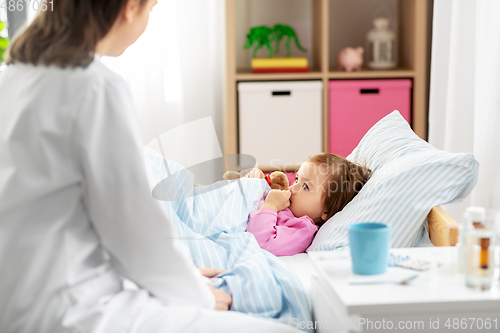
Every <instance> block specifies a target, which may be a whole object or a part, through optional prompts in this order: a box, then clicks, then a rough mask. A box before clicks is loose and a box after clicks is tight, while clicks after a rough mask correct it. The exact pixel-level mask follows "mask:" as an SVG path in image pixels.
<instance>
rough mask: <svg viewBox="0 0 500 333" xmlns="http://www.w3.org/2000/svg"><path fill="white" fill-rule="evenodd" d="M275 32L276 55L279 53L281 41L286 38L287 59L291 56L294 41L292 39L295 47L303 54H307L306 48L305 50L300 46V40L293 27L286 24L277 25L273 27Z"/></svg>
mask: <svg viewBox="0 0 500 333" xmlns="http://www.w3.org/2000/svg"><path fill="white" fill-rule="evenodd" d="M273 31H274V33H275V34H276V48H275V49H274V53H276V54H278V53H279V51H280V43H281V39H282V38H283V37H285V36H286V37H288V39H287V41H286V44H285V45H286V56H287V57H289V56H290V55H291V51H290V41H291V40H292V38H293V40H294V41H295V45H296V46H297V48H298V49H299V50H301V51H302V52H307V50H306V49H305V48H303V47H302V45H300V42H299V38H298V37H297V34H296V33H295V30H293V28H292V27H291V26H289V25H285V24H276V25H275V26H274V27H273Z"/></svg>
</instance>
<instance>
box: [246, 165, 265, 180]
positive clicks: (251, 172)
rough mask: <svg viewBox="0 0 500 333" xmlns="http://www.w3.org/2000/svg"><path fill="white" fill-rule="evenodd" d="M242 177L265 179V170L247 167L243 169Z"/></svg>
mask: <svg viewBox="0 0 500 333" xmlns="http://www.w3.org/2000/svg"><path fill="white" fill-rule="evenodd" d="M241 177H245V178H260V179H264V178H265V176H264V172H262V170H261V169H259V168H252V169H245V170H242V171H241Z"/></svg>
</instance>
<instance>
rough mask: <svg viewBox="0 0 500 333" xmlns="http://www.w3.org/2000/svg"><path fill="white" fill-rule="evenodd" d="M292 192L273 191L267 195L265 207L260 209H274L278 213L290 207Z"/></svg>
mask: <svg viewBox="0 0 500 333" xmlns="http://www.w3.org/2000/svg"><path fill="white" fill-rule="evenodd" d="M291 195H292V192H290V191H280V190H271V191H270V192H269V194H268V195H267V198H266V201H265V202H264V205H262V207H261V208H260V209H272V210H274V211H276V212H279V211H280V210H283V209H285V208H288V206H290V196H291Z"/></svg>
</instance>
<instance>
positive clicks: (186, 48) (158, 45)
mask: <svg viewBox="0 0 500 333" xmlns="http://www.w3.org/2000/svg"><path fill="white" fill-rule="evenodd" d="M224 17H225V15H224V0H182V1H179V0H159V1H158V5H157V6H156V7H155V8H154V9H153V12H152V13H151V16H150V21H149V24H148V27H147V29H146V31H145V33H144V34H143V35H142V36H141V37H140V38H139V39H138V40H137V42H136V43H135V44H134V45H132V46H130V47H129V48H128V49H127V51H125V53H124V54H123V55H122V56H120V57H118V58H104V59H103V62H104V63H105V64H106V65H107V66H108V67H110V68H111V69H112V70H114V71H115V72H117V73H118V74H120V75H122V76H123V77H124V78H125V80H126V81H127V84H128V85H129V88H130V90H131V92H132V96H133V98H134V102H135V104H136V109H137V111H138V115H139V121H140V125H141V129H142V132H143V136H144V144H148V143H150V142H152V141H155V140H156V138H157V137H158V136H160V135H161V134H163V133H166V132H169V131H170V130H172V129H174V128H175V127H179V126H183V125H187V124H189V123H191V122H193V121H196V120H199V119H201V118H206V117H211V121H210V122H211V123H213V126H212V128H211V129H210V128H207V129H206V131H204V132H205V133H206V134H207V136H208V137H204V134H203V133H200V132H199V131H197V132H196V133H186V132H185V131H180V132H181V133H182V134H183V135H184V136H188V135H189V136H196V137H197V140H199V142H200V143H204V145H200V147H202V146H203V150H204V153H205V154H206V150H207V149H209V150H212V151H213V154H212V156H213V158H216V157H219V156H220V147H221V146H222V138H223V133H222V107H223V95H222V93H223V90H222V85H223V64H224V40H225V39H224V35H225V31H224V29H225V28H224V27H225V20H224ZM209 120H210V119H209ZM195 127H196V126H195ZM195 127H193V126H188V127H186V129H187V131H189V128H195ZM214 128H215V131H214V130H213V129H214ZM176 132H179V131H178V129H177V130H176ZM172 133H173V132H171V134H172ZM213 133H216V135H212V134H213ZM167 137H169V138H171V137H172V136H171V135H170V136H168V135H167ZM207 141H209V142H210V143H209V144H207ZM191 142H192V140H191ZM163 143H164V144H165V145H166V146H168V145H170V148H173V147H174V146H176V149H169V147H164V148H165V151H166V154H167V151H169V150H170V151H184V153H183V154H184V155H185V156H179V155H176V156H172V155H170V156H167V158H170V159H173V160H177V161H179V162H181V164H185V163H182V162H183V161H188V160H189V159H186V156H189V155H196V154H198V152H197V151H193V150H192V144H188V147H187V148H186V149H184V150H182V149H178V147H179V146H181V145H182V144H183V143H186V140H185V138H184V139H183V138H181V137H177V140H176V141H175V142H173V141H172V140H169V142H165V141H163ZM219 143H220V144H219ZM207 147H208V148H207ZM200 149H201V148H200ZM198 150H199V149H198ZM167 155H168V154H167ZM191 160H193V159H191ZM188 164H189V163H188ZM191 164H192V163H191ZM184 166H186V167H188V166H189V165H184ZM210 167H211V166H210V165H209V166H208V168H209V169H210ZM214 168H215V167H214V166H212V170H207V173H211V174H213V175H220V176H221V175H222V173H223V171H224V170H215V169H214ZM219 178H220V177H219Z"/></svg>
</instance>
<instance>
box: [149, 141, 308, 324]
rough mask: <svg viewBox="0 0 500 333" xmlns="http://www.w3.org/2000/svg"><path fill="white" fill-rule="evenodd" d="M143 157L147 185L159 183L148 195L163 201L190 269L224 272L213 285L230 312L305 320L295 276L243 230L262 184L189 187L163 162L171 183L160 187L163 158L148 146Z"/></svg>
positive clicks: (186, 177) (188, 177) (188, 179)
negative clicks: (193, 266) (190, 262)
mask: <svg viewBox="0 0 500 333" xmlns="http://www.w3.org/2000/svg"><path fill="white" fill-rule="evenodd" d="M145 158H146V168H147V170H148V173H149V177H150V181H152V183H153V184H158V183H159V185H157V186H156V187H155V190H154V191H153V192H154V195H155V196H156V197H157V198H158V197H163V199H164V200H162V203H163V205H164V207H165V210H166V212H167V215H168V217H169V220H170V221H171V222H172V223H173V224H174V226H175V228H176V230H177V233H178V235H179V237H180V238H181V239H182V240H183V241H184V243H185V244H186V245H187V246H188V247H189V249H190V251H191V255H192V257H193V259H194V261H195V263H196V266H198V267H211V268H220V269H226V270H227V271H226V272H224V273H222V274H221V275H220V276H217V277H216V278H215V284H214V285H215V287H217V288H220V289H222V290H224V291H225V292H227V293H228V294H229V295H231V296H232V298H233V303H232V306H231V310H232V311H239V312H244V313H249V314H251V315H255V316H258V317H265V318H275V319H277V320H278V321H280V322H283V323H287V324H290V325H292V326H295V327H296V326H297V323H308V322H310V320H311V313H310V308H309V305H308V300H307V297H306V294H305V291H304V288H303V287H302V283H301V281H300V280H299V278H298V277H297V276H296V275H295V273H294V272H293V271H292V270H291V269H290V268H289V267H288V266H287V265H286V264H285V263H284V262H282V261H281V260H280V259H279V258H277V257H276V256H274V255H273V254H271V253H269V252H267V251H265V250H262V249H261V248H260V247H259V245H258V243H257V241H256V240H255V237H254V236H253V235H252V234H250V233H247V232H245V230H246V227H247V222H248V215H249V214H250V212H252V211H253V210H255V209H256V208H257V204H258V201H259V200H260V199H261V198H262V196H263V194H264V193H265V192H266V191H267V190H269V187H268V185H267V183H266V182H265V181H264V180H258V179H241V180H240V181H231V182H228V181H221V182H217V183H215V184H213V185H210V186H194V184H193V179H194V178H193V176H192V174H190V173H189V172H186V170H185V169H184V168H183V167H182V166H180V165H179V164H177V163H175V162H172V161H168V174H169V175H170V176H169V177H168V178H171V179H172V180H175V181H170V182H168V183H166V182H165V179H166V178H167V172H166V167H165V165H166V164H165V163H166V160H165V159H163V158H162V157H161V156H160V155H159V154H157V153H156V152H154V151H153V150H151V149H149V148H146V149H145ZM162 180H163V182H162ZM242 194H244V195H242ZM173 198H174V199H175V201H172V199H173ZM165 200H167V201H165Z"/></svg>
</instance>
